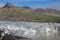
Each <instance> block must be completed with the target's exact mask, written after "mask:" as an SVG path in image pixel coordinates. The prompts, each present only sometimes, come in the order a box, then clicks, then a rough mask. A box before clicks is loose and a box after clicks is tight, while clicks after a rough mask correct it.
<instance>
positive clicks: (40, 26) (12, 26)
mask: <svg viewBox="0 0 60 40" xmlns="http://www.w3.org/2000/svg"><path fill="white" fill-rule="evenodd" d="M58 27H60V23H37V22H12V21H0V29H1V30H4V31H5V33H7V34H12V35H17V36H25V37H33V36H35V35H37V32H42V33H44V32H45V33H50V32H52V33H57V31H58Z"/></svg>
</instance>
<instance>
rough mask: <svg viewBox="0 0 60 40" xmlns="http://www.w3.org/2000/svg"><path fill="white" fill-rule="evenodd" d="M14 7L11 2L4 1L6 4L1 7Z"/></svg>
mask: <svg viewBox="0 0 60 40" xmlns="http://www.w3.org/2000/svg"><path fill="white" fill-rule="evenodd" d="M12 7H14V5H12V4H11V3H6V5H5V6H4V7H3V8H12Z"/></svg>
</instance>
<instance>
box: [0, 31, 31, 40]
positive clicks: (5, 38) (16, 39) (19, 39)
mask: <svg viewBox="0 0 60 40" xmlns="http://www.w3.org/2000/svg"><path fill="white" fill-rule="evenodd" d="M2 32H4V31H2V30H0V38H1V37H2V36H1V33H2ZM0 40H31V39H30V38H27V37H19V36H13V35H11V34H10V35H8V34H5V36H3V38H2V39H0Z"/></svg>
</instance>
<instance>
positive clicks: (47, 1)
mask: <svg viewBox="0 0 60 40" xmlns="http://www.w3.org/2000/svg"><path fill="white" fill-rule="evenodd" d="M7 2H8V3H12V4H13V5H16V6H30V7H37V8H39V7H42V8H47V7H48V8H55V9H60V0H0V7H2V6H3V5H4V4H6V3H7Z"/></svg>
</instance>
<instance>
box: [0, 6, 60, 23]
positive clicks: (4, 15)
mask: <svg viewBox="0 0 60 40" xmlns="http://www.w3.org/2000/svg"><path fill="white" fill-rule="evenodd" d="M5 7H6V6H5ZM0 20H9V21H32V22H60V16H53V15H45V14H40V13H38V12H34V11H32V10H31V9H30V8H29V9H28V8H24V7H10V8H7V7H6V8H0Z"/></svg>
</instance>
